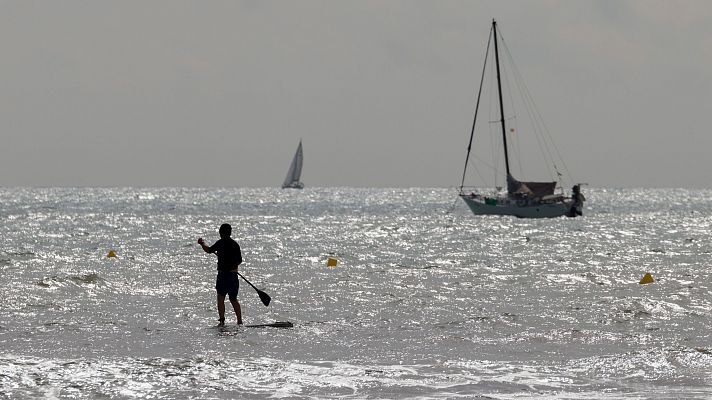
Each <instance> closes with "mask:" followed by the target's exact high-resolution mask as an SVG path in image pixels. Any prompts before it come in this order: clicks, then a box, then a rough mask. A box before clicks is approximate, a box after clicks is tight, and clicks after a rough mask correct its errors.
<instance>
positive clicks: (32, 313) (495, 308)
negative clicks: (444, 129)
mask: <svg viewBox="0 0 712 400" xmlns="http://www.w3.org/2000/svg"><path fill="white" fill-rule="evenodd" d="M584 193H585V195H586V197H587V199H588V202H587V204H586V209H585V210H584V216H583V218H576V219H569V218H557V219H544V220H524V219H516V218H510V217H476V216H474V215H472V214H471V213H470V211H469V210H468V209H467V208H466V206H465V204H464V203H463V202H461V201H460V200H459V199H458V198H457V197H456V191H455V190H454V189H444V188H434V189H430V188H413V189H358V188H307V189H305V190H301V191H299V190H292V191H290V190H279V189H271V188H252V189H228V188H225V189H191V188H0V238H2V239H1V240H2V242H1V244H0V274H1V275H0V288H1V289H0V398H3V399H37V398H39V399H178V398H184V399H233V398H296V399H312V398H315V399H321V398H344V399H364V398H365V399H377V398H418V399H430V398H434V399H441V398H447V399H450V398H484V399H490V398H491V399H528V398H554V399H591V398H596V399H648V398H652V399H668V398H686V399H710V398H712V311H711V310H712V293H710V289H711V287H712V276H711V274H712V236H711V233H712V191H710V190H682V189H659V190H658V189H600V188H585V191H584ZM224 222H227V223H230V224H232V225H233V237H234V238H236V239H237V241H238V242H239V243H240V245H241V247H242V250H243V256H244V259H245V263H244V264H243V265H242V266H241V267H240V270H241V272H242V273H243V274H244V275H245V276H246V277H247V278H248V279H249V280H251V281H252V282H253V283H254V284H255V285H256V286H258V287H259V288H261V289H262V290H264V291H265V292H266V293H268V294H269V295H270V296H271V297H272V303H271V304H270V305H269V307H265V306H264V305H262V303H261V302H260V299H259V297H258V296H257V294H256V292H255V291H254V290H253V289H252V288H250V287H249V286H248V285H246V284H244V283H243V284H242V285H241V287H240V296H239V298H240V301H241V303H242V308H243V315H244V319H245V323H247V324H256V323H265V322H273V321H292V322H293V323H294V327H293V328H287V329H279V328H245V327H240V328H238V327H237V326H236V324H235V319H234V315H233V314H231V312H230V310H231V308H230V306H229V304H228V306H227V308H228V313H227V314H228V317H229V318H228V324H227V327H226V328H224V329H220V328H216V327H215V325H216V323H217V312H216V307H215V293H214V282H215V268H216V258H215V256H214V255H211V254H206V253H204V252H203V251H202V250H201V249H200V247H199V246H198V244H197V243H196V240H197V239H198V237H203V238H205V239H206V241H207V242H209V243H210V244H212V243H213V242H214V241H215V240H217V239H218V232H217V230H218V227H219V225H220V224H222V223H224ZM110 250H114V251H115V253H116V255H117V257H116V258H109V257H107V254H108V252H109V251H110ZM328 258H335V259H337V260H338V264H337V266H336V267H328V266H327V259H328ZM646 273H650V274H652V276H653V278H654V279H655V281H656V282H655V283H652V284H647V285H641V284H639V283H638V282H639V281H640V279H641V278H642V277H643V276H644V275H645V274H646Z"/></svg>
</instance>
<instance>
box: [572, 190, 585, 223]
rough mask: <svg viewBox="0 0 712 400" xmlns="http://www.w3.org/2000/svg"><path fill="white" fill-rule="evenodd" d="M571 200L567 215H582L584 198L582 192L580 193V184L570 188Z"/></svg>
mask: <svg viewBox="0 0 712 400" xmlns="http://www.w3.org/2000/svg"><path fill="white" fill-rule="evenodd" d="M571 200H572V202H571V210H570V211H569V215H571V216H572V217H575V216H577V215H579V216H580V215H583V202H584V201H586V198H585V197H584V196H583V193H581V185H574V187H573V188H571Z"/></svg>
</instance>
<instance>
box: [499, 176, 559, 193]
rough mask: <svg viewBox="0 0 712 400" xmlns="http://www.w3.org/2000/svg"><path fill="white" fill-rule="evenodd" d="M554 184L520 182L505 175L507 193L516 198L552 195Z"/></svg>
mask: <svg viewBox="0 0 712 400" xmlns="http://www.w3.org/2000/svg"><path fill="white" fill-rule="evenodd" d="M555 189H556V182H520V181H518V180H516V179H514V177H513V176H512V175H507V192H508V193H509V194H510V195H515V196H518V197H523V196H525V197H529V198H541V197H544V196H549V195H552V194H554V190H555Z"/></svg>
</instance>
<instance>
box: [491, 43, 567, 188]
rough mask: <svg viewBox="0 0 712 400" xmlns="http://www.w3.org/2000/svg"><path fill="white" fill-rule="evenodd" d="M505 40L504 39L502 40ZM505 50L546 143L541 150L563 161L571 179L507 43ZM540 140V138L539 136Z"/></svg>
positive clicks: (533, 118)
mask: <svg viewBox="0 0 712 400" xmlns="http://www.w3.org/2000/svg"><path fill="white" fill-rule="evenodd" d="M502 41H504V40H502ZM505 51H506V53H507V56H508V58H509V59H510V62H511V64H512V67H513V70H514V72H515V77H516V78H517V79H518V82H519V84H520V87H521V89H520V90H521V92H522V95H523V97H524V99H525V101H526V102H527V103H528V104H529V107H527V113H528V114H529V115H530V118H531V120H532V123H533V124H534V125H535V126H534V127H535V128H536V129H537V132H536V133H538V134H539V135H541V139H542V140H543V141H544V143H545V145H544V146H543V147H542V146H541V144H540V150H541V151H542V153H546V154H547V155H548V157H549V159H550V160H552V163H553V160H554V159H556V160H558V162H560V163H561V165H562V166H563V168H564V170H565V172H566V175H567V177H568V178H569V180H571V173H570V172H569V170H568V167H567V165H566V162H565V161H564V158H563V157H562V156H561V153H560V152H559V149H558V147H557V146H556V142H554V140H553V137H552V136H551V132H550V131H549V129H548V127H547V125H546V122H545V121H544V118H543V117H542V115H541V112H540V111H539V109H538V108H537V107H536V103H535V102H534V97H533V96H532V94H531V92H530V91H529V88H528V87H527V84H526V82H525V81H524V79H523V76H522V74H521V72H520V71H519V69H518V68H517V65H516V63H514V57H512V55H511V52H510V51H509V48H508V47H507V46H506V44H505ZM537 140H539V138H537ZM551 147H553V149H554V151H555V153H556V157H554V155H553V154H552V153H551V150H550V148H551Z"/></svg>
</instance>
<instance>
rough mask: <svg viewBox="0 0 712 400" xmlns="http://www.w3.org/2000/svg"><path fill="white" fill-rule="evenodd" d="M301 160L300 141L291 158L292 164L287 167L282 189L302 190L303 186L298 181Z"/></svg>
mask: <svg viewBox="0 0 712 400" xmlns="http://www.w3.org/2000/svg"><path fill="white" fill-rule="evenodd" d="M303 160H304V155H303V153H302V141H301V140H300V141H299V146H298V147H297V151H296V153H294V158H292V163H291V164H290V165H289V171H288V172H287V177H286V178H284V183H283V184H282V189H304V184H303V183H302V182H300V181H299V179H300V178H301V176H302V163H303Z"/></svg>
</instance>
